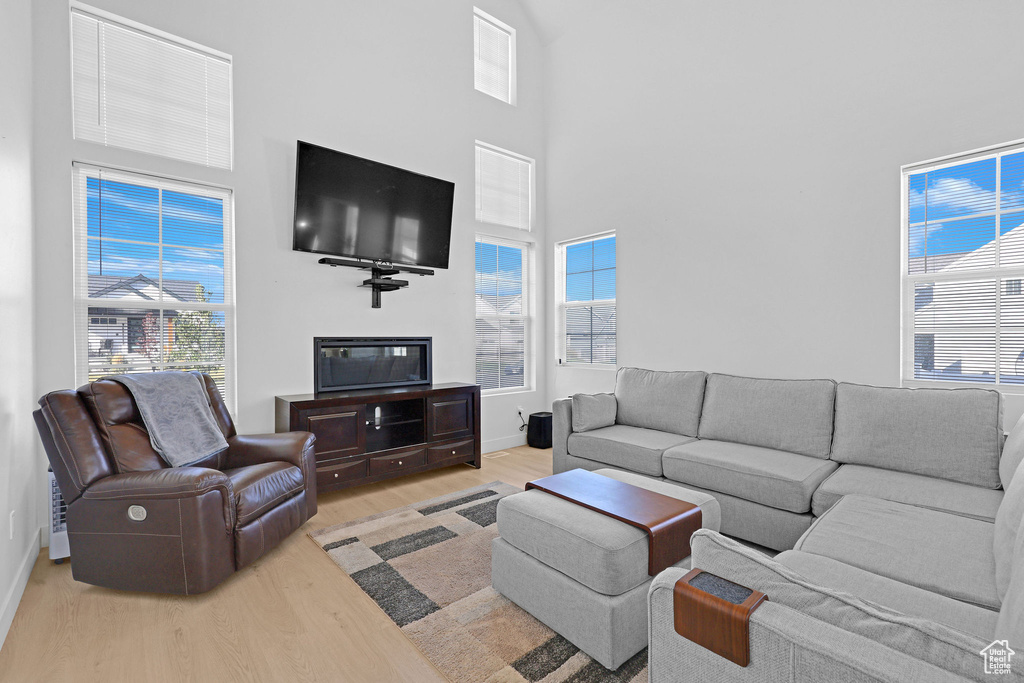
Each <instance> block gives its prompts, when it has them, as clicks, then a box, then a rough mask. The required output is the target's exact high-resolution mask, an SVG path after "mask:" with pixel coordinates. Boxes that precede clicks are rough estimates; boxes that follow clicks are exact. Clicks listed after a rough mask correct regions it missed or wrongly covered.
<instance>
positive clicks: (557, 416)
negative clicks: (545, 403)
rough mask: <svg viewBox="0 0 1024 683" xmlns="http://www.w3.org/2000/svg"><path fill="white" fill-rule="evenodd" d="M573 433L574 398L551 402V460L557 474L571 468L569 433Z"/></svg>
mask: <svg viewBox="0 0 1024 683" xmlns="http://www.w3.org/2000/svg"><path fill="white" fill-rule="evenodd" d="M570 434H572V399H571V398H560V399H557V400H556V401H555V402H554V403H552V404H551V449H552V453H551V462H552V470H553V471H554V473H555V474H558V473H559V472H565V471H566V470H571V469H572V466H571V465H569V463H568V462H567V461H568V455H569V435H570Z"/></svg>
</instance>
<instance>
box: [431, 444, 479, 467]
mask: <svg viewBox="0 0 1024 683" xmlns="http://www.w3.org/2000/svg"><path fill="white" fill-rule="evenodd" d="M475 454H476V450H475V448H474V447H473V439H466V440H465V441H455V442H452V443H445V444H441V445H440V446H430V447H429V448H427V462H428V463H431V464H433V463H435V462H441V461H442V460H454V459H456V458H464V457H472V456H473V455H475Z"/></svg>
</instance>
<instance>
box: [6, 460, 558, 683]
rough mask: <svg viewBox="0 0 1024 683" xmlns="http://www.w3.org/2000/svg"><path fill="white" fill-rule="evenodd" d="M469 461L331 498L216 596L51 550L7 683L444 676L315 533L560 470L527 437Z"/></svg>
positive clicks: (28, 594) (14, 630) (16, 634)
mask: <svg viewBox="0 0 1024 683" xmlns="http://www.w3.org/2000/svg"><path fill="white" fill-rule="evenodd" d="M506 452H507V453H508V454H507V455H504V456H501V457H496V458H488V457H485V458H484V460H483V467H481V468H480V469H479V470H476V469H473V468H472V467H470V466H468V465H458V466H455V467H447V468H444V469H442V470H436V471H434V472H427V473H424V474H419V475H414V476H411V477H405V478H401V479H396V480H393V481H388V482H381V483H378V484H371V485H369V486H362V487H356V488H352V489H348V490H347V491H341V492H338V493H329V494H325V495H321V496H320V498H319V500H318V503H319V512H318V513H317V515H316V517H314V518H313V519H311V520H310V521H308V522H306V524H305V525H304V526H303V527H302V528H301V529H299V530H298V531H296V532H295V533H294V534H292V536H291V537H290V538H288V539H287V540H286V541H285V542H284V543H282V544H281V546H279V547H278V548H277V549H276V550H274V551H273V552H271V553H270V555H269V556H267V557H264V558H262V559H260V560H259V561H257V562H256V563H254V564H253V565H251V566H249V567H246V568H245V569H243V570H242V571H240V572H238V573H236V574H235V575H234V576H232V577H231V578H229V579H228V580H227V581H225V582H224V583H223V584H221V585H220V586H218V587H217V588H215V589H214V590H212V591H210V592H209V593H205V594H203V595H196V596H189V597H184V596H166V595H154V594H137V593H124V592H119V591H113V590H107V589H104V588H97V587H95V586H89V585H86V584H84V583H79V582H76V581H74V580H72V578H71V566H70V565H69V564H68V563H66V562H65V563H64V564H63V565H55V564H53V563H52V562H50V561H49V559H48V558H47V556H46V552H45V550H44V552H43V553H41V554H40V556H39V559H38V560H37V561H36V564H35V567H34V568H33V570H32V576H31V578H30V579H29V583H28V587H27V588H26V589H25V595H24V597H22V599H21V604H20V605H19V606H18V612H17V614H16V615H15V617H14V623H13V625H12V626H11V630H10V633H9V634H8V636H7V640H6V642H5V643H4V645H3V649H2V650H0V681H3V682H5V683H6V682H8V681H10V682H12V683H13V682H18V683H20V682H22V681H76V682H77V681H102V682H103V683H109V682H113V681H132V682H147V683H148V682H151V681H217V682H221V681H289V682H290V681H346V682H347V681H415V682H416V683H419V682H421V681H422V682H424V683H430V682H433V681H442V682H443V681H445V678H444V677H443V676H442V675H441V674H440V673H438V672H437V670H436V669H434V667H433V666H432V665H431V664H430V663H429V662H428V661H427V660H426V659H425V658H424V657H423V656H422V655H421V654H420V653H419V651H418V650H417V649H416V648H415V647H414V646H413V645H412V643H411V642H410V641H409V640H407V639H406V637H405V636H404V634H402V632H401V631H400V630H399V629H398V627H397V626H395V625H394V623H392V622H391V620H390V619H388V618H387V617H386V616H385V615H384V613H383V612H381V611H380V610H379V609H378V607H377V605H376V604H375V603H374V602H373V601H372V600H371V599H370V598H369V597H367V596H366V594H364V593H363V592H362V591H361V590H360V589H359V587H358V586H356V584H355V583H354V582H353V581H352V580H351V579H349V578H348V577H347V576H345V574H344V572H342V571H341V570H340V569H339V568H338V567H337V566H335V564H334V563H333V562H332V561H331V560H330V558H328V557H327V555H326V554H324V552H323V551H321V550H320V549H319V548H318V547H317V546H316V545H315V544H314V543H313V541H311V540H310V539H309V537H308V536H306V532H308V531H312V530H315V529H320V528H322V527H325V526H331V525H333V524H338V523H340V522H345V521H348V520H351V519H356V518H359V517H363V516H366V515H371V514H374V513H377V512H383V511H385V510H390V509H392V508H396V507H401V506H403V505H409V504H411V503H415V502H418V501H421V500H426V499H428V498H433V497H435V496H440V495H443V494H445V493H450V492H453V491H458V490H461V489H465V488H469V487H471V486H477V485H479V484H485V483H488V482H492V481H504V482H506V483H509V484H513V485H516V486H522V485H523V484H525V483H526V482H527V481H529V480H530V479H535V478H537V477H541V476H546V475H548V474H551V451H550V450H536V449H532V448H527V447H525V446H523V447H520V448H512V449H509V450H508V451H506Z"/></svg>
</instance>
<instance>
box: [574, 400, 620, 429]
mask: <svg viewBox="0 0 1024 683" xmlns="http://www.w3.org/2000/svg"><path fill="white" fill-rule="evenodd" d="M615 412H616V403H615V395H614V394H573V397H572V431H574V432H589V431H590V430H591V429H600V428H601V427H611V426H612V425H613V424H615Z"/></svg>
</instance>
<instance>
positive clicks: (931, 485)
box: [811, 465, 1003, 522]
mask: <svg viewBox="0 0 1024 683" xmlns="http://www.w3.org/2000/svg"><path fill="white" fill-rule="evenodd" d="M849 494H859V495H862V496H870V497H872V498H884V499H885V500H893V501H896V502H897V503H906V504H908V505H916V506H918V507H923V508H931V509H932V510H942V511H944V512H952V513H953V514H957V515H963V516H964V517H973V518H974V519H980V520H984V521H986V522H991V521H993V520H994V519H995V518H996V511H998V510H999V504H1000V503H1001V502H1002V500H1003V492H1002V491H1000V490H997V489H987V488H981V487H980V486H971V485H970V484H961V483H960V482H956V481H949V480H947V479H936V478H934V477H926V476H923V475H920V474H910V473H909V472H896V471H895V470H883V469H880V468H878V467H866V466H864V465H843V466H842V467H840V468H839V469H838V470H836V471H835V472H833V473H832V476H830V477H829V478H828V479H826V480H825V482H824V483H823V484H822V485H821V486H820V487H818V490H817V491H815V492H814V496H813V497H812V498H811V512H813V513H814V514H815V515H817V516H818V517H821V516H822V515H823V514H825V511H826V510H828V509H829V508H830V507H832V506H833V505H835V504H836V503H838V502H839V499H840V498H842V497H843V496H845V495H849Z"/></svg>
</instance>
